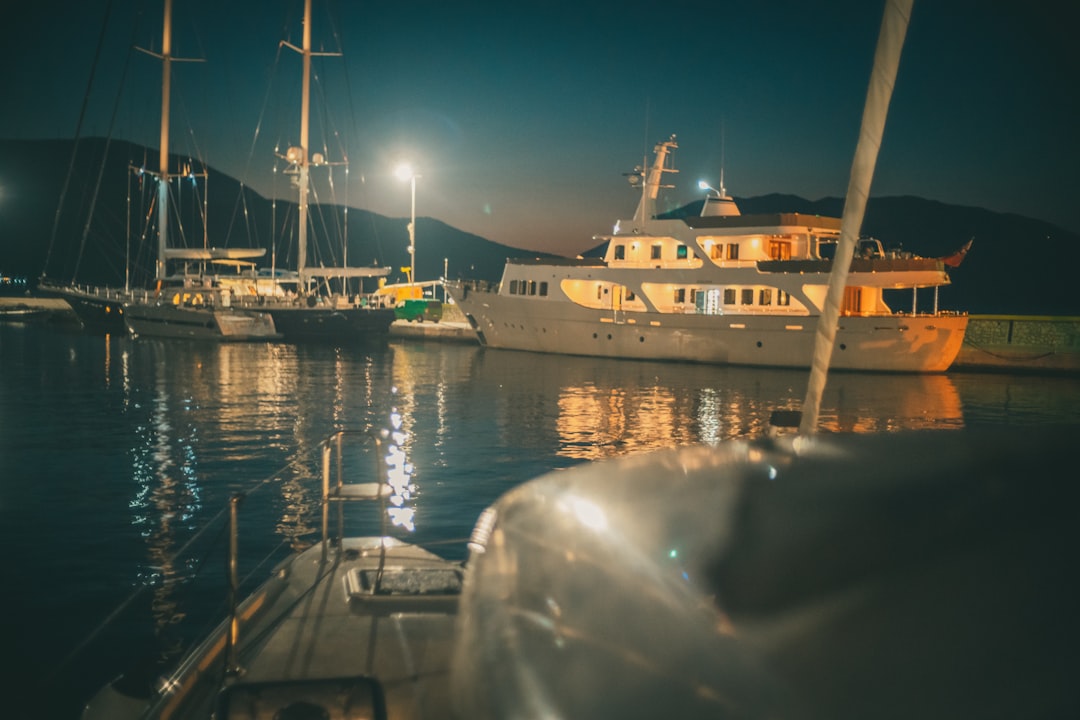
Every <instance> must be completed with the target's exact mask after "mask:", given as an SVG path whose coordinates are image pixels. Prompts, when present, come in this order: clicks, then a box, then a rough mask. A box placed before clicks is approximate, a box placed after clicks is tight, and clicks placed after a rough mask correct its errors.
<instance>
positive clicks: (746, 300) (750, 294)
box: [741, 288, 754, 305]
mask: <svg viewBox="0 0 1080 720" xmlns="http://www.w3.org/2000/svg"><path fill="white" fill-rule="evenodd" d="M741 304H743V305H753V304H754V288H743V291H742V303H741Z"/></svg>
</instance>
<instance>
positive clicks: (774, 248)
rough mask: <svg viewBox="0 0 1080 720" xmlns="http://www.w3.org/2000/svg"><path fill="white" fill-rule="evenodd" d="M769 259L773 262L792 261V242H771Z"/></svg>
mask: <svg viewBox="0 0 1080 720" xmlns="http://www.w3.org/2000/svg"><path fill="white" fill-rule="evenodd" d="M769 257H770V258H772V259H773V260H790V259H791V241H790V240H770V241H769Z"/></svg>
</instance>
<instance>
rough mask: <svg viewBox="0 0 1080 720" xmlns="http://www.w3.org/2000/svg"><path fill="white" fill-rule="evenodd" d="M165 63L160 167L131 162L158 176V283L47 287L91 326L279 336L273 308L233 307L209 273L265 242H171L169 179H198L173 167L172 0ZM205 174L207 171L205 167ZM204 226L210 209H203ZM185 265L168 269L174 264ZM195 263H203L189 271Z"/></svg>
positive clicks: (179, 334) (188, 334)
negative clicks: (187, 245) (269, 310)
mask: <svg viewBox="0 0 1080 720" xmlns="http://www.w3.org/2000/svg"><path fill="white" fill-rule="evenodd" d="M151 54H153V55H155V56H156V57H158V58H159V59H160V60H161V62H162V82H161V88H162V93H161V95H162V98H161V119H160V147H159V158H158V171H157V172H156V173H154V172H151V171H146V170H145V168H143V167H131V168H130V170H131V171H132V172H136V173H138V174H139V175H140V176H149V177H151V178H153V179H154V180H156V182H157V198H156V210H157V223H156V235H157V261H156V263H155V280H156V283H155V286H154V287H153V289H144V290H134V289H132V288H130V287H129V286H128V285H125V287H124V288H123V289H119V288H101V287H83V286H78V285H68V286H63V285H52V284H48V283H46V284H45V290H46V291H47V292H49V293H51V294H54V295H58V296H60V297H63V298H64V299H65V300H67V301H68V304H69V305H71V307H72V309H73V310H74V311H75V313H76V315H77V316H78V317H79V319H80V321H81V322H82V323H83V325H84V327H86V328H88V329H92V330H100V331H105V332H109V333H112V332H128V333H131V334H132V335H137V336H149V337H172V338H191V339H220V340H250V339H274V338H278V337H280V334H279V333H278V332H277V331H276V329H275V328H274V325H273V319H272V318H271V317H270V316H269V315H268V314H266V313H264V312H261V311H257V310H249V309H243V308H239V307H234V305H233V302H232V300H233V295H232V290H231V289H229V288H225V287H221V286H220V285H219V284H218V283H216V282H215V281H214V279H213V278H212V277H211V276H208V275H206V274H205V272H204V269H205V267H206V264H207V263H209V262H212V261H215V260H231V261H239V260H243V259H249V258H257V257H261V256H263V255H265V253H266V250H265V249H264V248H214V247H209V245H208V243H207V242H206V239H205V231H204V243H203V247H202V248H179V247H170V244H169V234H170V225H171V222H172V221H171V217H170V208H171V206H172V203H171V202H170V192H171V187H170V182H171V181H174V180H176V181H179V180H180V179H195V178H196V176H197V174H196V173H195V172H194V171H193V170H192V169H191V168H190V167H184V168H182V169H181V170H179V171H177V172H173V171H172V170H170V158H169V115H170V113H169V110H170V100H171V98H170V89H171V74H172V62H173V60H174V57H173V55H172V0H164V14H163V20H162V49H161V52H160V53H151ZM198 175H201V176H202V177H204V178H205V177H206V173H205V172H204V173H200V174H198ZM203 222H204V228H205V215H204V219H203ZM170 262H172V263H173V264H180V265H181V266H182V268H183V270H182V271H181V272H179V273H174V274H171V275H170V274H169V272H168V270H169V263H170ZM191 263H197V267H198V268H199V270H198V271H197V272H190V271H189V268H190V266H191Z"/></svg>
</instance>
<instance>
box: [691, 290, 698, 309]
mask: <svg viewBox="0 0 1080 720" xmlns="http://www.w3.org/2000/svg"><path fill="white" fill-rule="evenodd" d="M690 304H691V305H697V288H690Z"/></svg>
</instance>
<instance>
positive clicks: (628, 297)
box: [626, 290, 637, 302]
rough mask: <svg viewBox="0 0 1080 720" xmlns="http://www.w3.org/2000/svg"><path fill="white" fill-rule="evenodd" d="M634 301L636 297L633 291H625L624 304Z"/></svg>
mask: <svg viewBox="0 0 1080 720" xmlns="http://www.w3.org/2000/svg"><path fill="white" fill-rule="evenodd" d="M636 299H637V295H634V291H633V290H627V291H626V302H631V301H633V300H636Z"/></svg>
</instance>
